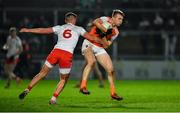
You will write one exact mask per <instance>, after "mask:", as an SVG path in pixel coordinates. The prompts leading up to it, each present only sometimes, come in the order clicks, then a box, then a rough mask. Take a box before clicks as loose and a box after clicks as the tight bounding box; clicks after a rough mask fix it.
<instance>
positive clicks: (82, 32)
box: [78, 27, 87, 36]
mask: <svg viewBox="0 0 180 113" xmlns="http://www.w3.org/2000/svg"><path fill="white" fill-rule="evenodd" d="M78 32H79V34H80V35H81V36H83V35H84V33H86V32H87V31H86V30H85V29H84V28H82V27H79V29H78Z"/></svg>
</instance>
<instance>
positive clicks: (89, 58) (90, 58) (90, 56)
mask: <svg viewBox="0 0 180 113" xmlns="http://www.w3.org/2000/svg"><path fill="white" fill-rule="evenodd" d="M83 53H84V58H85V60H86V62H87V63H95V62H96V58H95V56H94V53H93V50H92V48H91V47H88V48H86V49H85V50H84V51H83Z"/></svg>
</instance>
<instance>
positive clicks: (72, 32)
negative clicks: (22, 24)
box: [19, 12, 107, 104]
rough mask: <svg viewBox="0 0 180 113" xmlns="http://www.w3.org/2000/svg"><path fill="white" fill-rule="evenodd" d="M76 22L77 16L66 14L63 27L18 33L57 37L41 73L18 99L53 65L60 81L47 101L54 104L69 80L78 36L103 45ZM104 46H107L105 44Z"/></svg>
mask: <svg viewBox="0 0 180 113" xmlns="http://www.w3.org/2000/svg"><path fill="white" fill-rule="evenodd" d="M76 20H77V15H76V14H75V13H72V12H68V13H67V14H66V15H65V23H66V24H64V25H61V26H59V25H58V26H54V27H50V28H34V29H27V28H23V29H21V30H20V32H30V33H38V34H50V33H55V34H57V35H58V41H57V44H56V45H55V46H54V49H53V50H52V51H51V53H50V54H49V55H48V57H47V59H46V61H45V64H44V65H43V67H42V69H41V71H40V72H39V73H38V74H37V75H36V76H35V77H34V78H33V79H32V81H31V82H30V83H29V85H28V87H27V88H26V89H25V90H24V91H23V92H22V93H21V94H20V95H19V98H20V99H23V98H24V97H25V96H26V95H27V94H28V93H29V92H30V91H31V89H32V88H33V87H34V85H35V84H37V82H38V81H39V80H41V79H42V78H44V77H45V76H46V75H47V74H48V72H49V71H50V70H51V68H52V67H53V66H54V65H56V64H58V65H59V73H60V74H59V76H60V81H59V83H58V85H57V87H56V90H55V91H54V93H53V96H52V98H51V99H50V101H49V104H56V98H57V97H58V95H59V94H60V92H61V91H62V90H63V88H64V86H65V84H66V82H67V80H68V78H69V75H70V70H71V66H72V57H73V52H74V48H75V47H76V44H77V42H78V39H79V36H83V37H84V38H86V39H88V40H90V41H95V42H98V43H101V44H104V43H103V41H102V40H101V39H99V38H97V37H94V36H91V35H90V34H88V33H87V32H86V31H85V29H84V28H82V27H79V26H76V25H75V24H76ZM104 45H105V46H107V45H106V44H104Z"/></svg>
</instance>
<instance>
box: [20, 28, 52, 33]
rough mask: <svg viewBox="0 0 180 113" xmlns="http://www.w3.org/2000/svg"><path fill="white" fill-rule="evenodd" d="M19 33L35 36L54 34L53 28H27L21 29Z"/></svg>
mask: <svg viewBox="0 0 180 113" xmlns="http://www.w3.org/2000/svg"><path fill="white" fill-rule="evenodd" d="M20 32H21V33H22V32H25V33H36V34H51V33H54V31H53V28H52V27H49V28H33V29H28V28H22V29H21V30H20Z"/></svg>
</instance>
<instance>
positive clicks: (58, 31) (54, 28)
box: [52, 25, 61, 34]
mask: <svg viewBox="0 0 180 113" xmlns="http://www.w3.org/2000/svg"><path fill="white" fill-rule="evenodd" d="M52 29H53V32H54V33H55V34H59V33H60V31H61V26H60V25H57V26H54V27H52Z"/></svg>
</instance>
